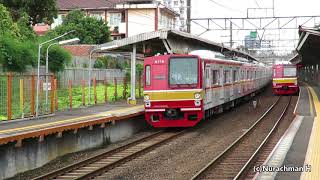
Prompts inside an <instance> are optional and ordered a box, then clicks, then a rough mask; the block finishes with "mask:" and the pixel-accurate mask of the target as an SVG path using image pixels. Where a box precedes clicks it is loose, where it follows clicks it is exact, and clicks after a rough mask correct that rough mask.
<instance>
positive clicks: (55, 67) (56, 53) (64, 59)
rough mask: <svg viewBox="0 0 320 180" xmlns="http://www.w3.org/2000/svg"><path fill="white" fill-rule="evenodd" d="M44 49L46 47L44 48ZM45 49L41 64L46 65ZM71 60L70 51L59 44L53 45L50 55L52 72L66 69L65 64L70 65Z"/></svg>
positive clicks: (49, 61)
mask: <svg viewBox="0 0 320 180" xmlns="http://www.w3.org/2000/svg"><path fill="white" fill-rule="evenodd" d="M43 49H46V47H45V48H43ZM45 53H46V52H45V51H43V54H42V58H41V64H42V65H45V64H46V61H45V58H46V56H45ZM70 62H71V55H70V53H69V52H67V51H66V50H64V49H63V48H61V47H59V46H53V47H51V48H50V50H49V56H48V63H49V64H48V66H49V70H50V72H53V73H57V72H61V71H63V70H64V68H65V66H66V65H68V64H69V63H70Z"/></svg>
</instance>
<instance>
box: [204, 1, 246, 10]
mask: <svg viewBox="0 0 320 180" xmlns="http://www.w3.org/2000/svg"><path fill="white" fill-rule="evenodd" d="M209 1H210V2H212V3H214V4H216V5H218V6H220V7H223V8H225V9H228V10H230V11H238V12H241V13H243V11H241V10H238V9H233V8H230V7H228V6H225V5H223V4H220V3H218V2H216V1H214V0H209Z"/></svg>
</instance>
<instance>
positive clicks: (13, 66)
mask: <svg viewBox="0 0 320 180" xmlns="http://www.w3.org/2000/svg"><path fill="white" fill-rule="evenodd" d="M36 51H37V48H36V46H35V44H33V43H32V42H28V41H26V42H23V43H22V42H19V41H18V40H15V39H13V38H12V37H11V36H8V35H5V36H1V37H0V64H2V66H3V68H4V70H7V71H12V72H24V71H25V70H26V67H27V66H28V65H32V66H34V65H35V60H36Z"/></svg>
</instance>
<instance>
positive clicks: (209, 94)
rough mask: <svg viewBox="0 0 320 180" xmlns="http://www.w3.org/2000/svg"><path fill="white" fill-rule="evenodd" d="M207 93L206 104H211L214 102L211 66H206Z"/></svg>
mask: <svg viewBox="0 0 320 180" xmlns="http://www.w3.org/2000/svg"><path fill="white" fill-rule="evenodd" d="M205 92H206V100H205V104H209V103H211V102H212V91H211V67H210V64H206V70H205Z"/></svg>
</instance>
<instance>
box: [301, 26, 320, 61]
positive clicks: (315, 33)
mask: <svg viewBox="0 0 320 180" xmlns="http://www.w3.org/2000/svg"><path fill="white" fill-rule="evenodd" d="M299 35H300V38H299V42H298V45H297V48H296V50H297V51H298V53H299V55H300V57H301V60H300V62H298V63H301V64H303V65H315V64H320V31H319V30H315V29H307V28H302V27H300V28H299Z"/></svg>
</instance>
